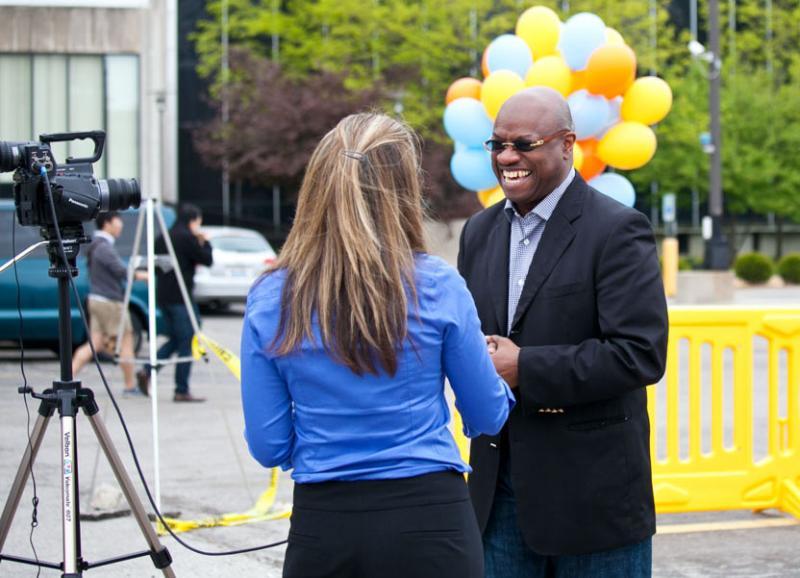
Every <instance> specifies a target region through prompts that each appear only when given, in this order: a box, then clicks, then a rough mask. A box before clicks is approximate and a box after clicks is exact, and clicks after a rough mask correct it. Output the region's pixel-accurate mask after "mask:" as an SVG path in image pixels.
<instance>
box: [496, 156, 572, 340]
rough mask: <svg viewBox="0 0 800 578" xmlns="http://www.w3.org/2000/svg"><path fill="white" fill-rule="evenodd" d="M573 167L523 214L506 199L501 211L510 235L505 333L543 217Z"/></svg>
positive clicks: (553, 205) (552, 206)
mask: <svg viewBox="0 0 800 578" xmlns="http://www.w3.org/2000/svg"><path fill="white" fill-rule="evenodd" d="M574 176H575V169H570V171H569V174H568V175H567V178H565V179H564V180H563V181H562V182H561V184H560V185H558V187H556V188H555V189H554V190H553V192H552V193H550V194H549V195H547V196H546V197H545V198H544V199H542V200H541V201H540V202H539V204H538V205H536V206H535V207H534V208H533V210H532V211H530V212H528V213H527V214H526V215H525V216H522V215H520V214H519V213H518V212H517V209H516V208H515V207H514V204H513V203H512V202H511V201H509V200H508V199H506V204H505V213H506V217H507V218H508V221H509V222H510V223H511V238H510V241H509V243H510V244H509V251H508V256H509V258H508V326H507V328H506V334H508V333H509V332H510V331H511V323H512V322H513V321H514V314H515V313H516V311H517V304H518V303H519V298H520V296H521V295H522V288H523V286H524V285H525V278H526V277H527V276H528V272H529V269H530V267H531V263H532V262H533V256H534V255H535V254H536V248H537V247H538V246H539V241H540V240H541V239H542V233H543V232H544V227H545V225H546V224H547V220H548V219H549V218H550V216H551V215H552V214H553V211H554V210H555V208H556V205H557V204H558V201H559V200H561V197H562V196H563V195H564V191H566V190H567V187H568V186H569V185H570V183H571V182H572V179H573V177H574Z"/></svg>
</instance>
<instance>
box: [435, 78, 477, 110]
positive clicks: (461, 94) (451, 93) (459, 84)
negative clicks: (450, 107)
mask: <svg viewBox="0 0 800 578" xmlns="http://www.w3.org/2000/svg"><path fill="white" fill-rule="evenodd" d="M457 98H474V99H475V100H480V99H481V81H480V80H478V79H477V78H470V77H465V78H459V79H458V80H456V81H455V82H454V83H453V84H451V85H450V88H448V89H447V96H445V98H444V102H445V104H450V103H451V102H453V101H454V100H455V99H457Z"/></svg>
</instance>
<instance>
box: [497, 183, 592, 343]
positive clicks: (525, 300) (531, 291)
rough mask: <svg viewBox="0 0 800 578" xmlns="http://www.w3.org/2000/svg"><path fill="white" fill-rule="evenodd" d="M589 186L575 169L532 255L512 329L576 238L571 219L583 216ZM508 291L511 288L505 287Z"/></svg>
mask: <svg viewBox="0 0 800 578" xmlns="http://www.w3.org/2000/svg"><path fill="white" fill-rule="evenodd" d="M586 186H587V185H586V183H585V182H584V180H583V179H582V178H581V176H580V175H579V174H578V173H577V172H576V173H575V177H574V178H573V180H572V183H570V185H569V187H567V190H566V191H564V196H563V197H561V200H560V201H559V202H558V205H556V209H555V211H553V214H552V215H551V216H550V219H548V221H547V224H546V225H545V228H544V232H543V233H542V238H541V240H540V241H539V246H538V247H537V248H536V254H535V255H534V256H533V261H532V262H531V267H530V269H529V270H528V275H527V276H526V277H525V285H524V286H523V287H522V294H521V295H520V298H519V303H518V304H517V310H516V311H515V312H514V321H513V323H512V324H511V328H512V329H513V328H514V326H516V325H517V323H518V322H519V320H520V318H521V317H522V316H523V315H524V314H525V311H527V309H528V307H530V304H531V303H532V302H533V300H534V298H535V297H536V295H537V293H539V289H541V287H542V284H543V283H544V282H545V280H546V279H547V278H548V277H549V276H550V273H551V272H552V271H553V268H554V267H555V266H556V263H558V261H559V259H561V256H562V255H563V254H564V251H566V249H567V247H569V245H570V243H572V239H573V238H574V237H575V229H574V228H573V226H572V222H573V221H574V220H575V219H577V218H578V217H580V215H581V210H582V208H583V197H584V192H585V190H586ZM506 262H507V261H506ZM507 294H508V288H507V287H506V295H507Z"/></svg>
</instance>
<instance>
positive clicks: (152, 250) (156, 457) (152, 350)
mask: <svg viewBox="0 0 800 578" xmlns="http://www.w3.org/2000/svg"><path fill="white" fill-rule="evenodd" d="M153 204H154V200H153V197H152V195H151V196H149V197H148V198H147V205H146V208H145V210H146V211H147V215H146V221H145V223H146V225H147V310H148V315H147V332H148V347H149V355H148V357H149V358H150V408H151V412H152V414H153V470H154V475H153V489H154V493H155V496H154V498H155V501H156V506H158V509H159V510H161V473H160V472H161V467H160V453H159V449H158V437H159V436H158V371H157V369H156V367H157V364H158V350H157V349H156V345H157V343H156V342H157V339H158V332H157V329H156V243H155V239H156V238H155V227H154V226H153V224H154V220H153V219H154V216H153V212H154V207H153Z"/></svg>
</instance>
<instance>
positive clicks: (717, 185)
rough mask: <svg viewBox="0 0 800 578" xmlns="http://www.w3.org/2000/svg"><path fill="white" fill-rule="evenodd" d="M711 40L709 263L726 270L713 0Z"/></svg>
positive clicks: (712, 0) (714, 2) (713, 0)
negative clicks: (711, 146) (711, 145)
mask: <svg viewBox="0 0 800 578" xmlns="http://www.w3.org/2000/svg"><path fill="white" fill-rule="evenodd" d="M708 8H709V17H708V42H709V52H710V53H711V56H712V59H711V63H710V66H709V67H710V74H709V91H708V94H709V103H708V104H709V115H710V117H711V119H710V120H711V122H710V124H711V127H710V128H711V142H712V144H713V147H714V148H713V150H712V152H711V159H710V160H711V167H710V176H709V197H708V208H709V213H710V216H711V226H712V229H711V238H710V239H709V240H708V241H707V242H706V250H705V261H706V267H707V268H709V269H713V270H720V271H721V270H726V269H728V267H729V266H730V247H729V246H728V240H727V239H726V238H725V235H724V234H723V232H722V213H723V200H722V126H721V124H720V88H721V86H720V85H721V78H720V69H721V61H720V52H719V50H720V48H719V3H718V0H709V2H708Z"/></svg>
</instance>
